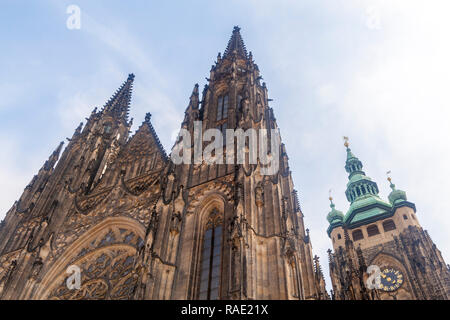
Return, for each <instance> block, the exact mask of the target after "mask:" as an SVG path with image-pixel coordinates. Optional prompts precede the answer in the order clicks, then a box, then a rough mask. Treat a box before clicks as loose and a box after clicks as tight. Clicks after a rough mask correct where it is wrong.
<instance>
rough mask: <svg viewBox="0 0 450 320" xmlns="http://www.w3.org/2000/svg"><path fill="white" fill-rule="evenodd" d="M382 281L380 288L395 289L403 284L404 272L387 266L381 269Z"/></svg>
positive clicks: (385, 289) (384, 289)
mask: <svg viewBox="0 0 450 320" xmlns="http://www.w3.org/2000/svg"><path fill="white" fill-rule="evenodd" d="M380 276H381V283H380V287H379V289H381V290H383V291H395V290H397V289H398V288H400V287H401V286H402V284H403V281H404V279H403V274H402V273H401V272H400V271H398V270H395V269H393V268H385V269H384V270H382V271H381V274H380Z"/></svg>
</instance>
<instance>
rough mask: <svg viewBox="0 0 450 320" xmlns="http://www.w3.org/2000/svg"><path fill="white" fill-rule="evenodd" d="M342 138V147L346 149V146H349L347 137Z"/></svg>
mask: <svg viewBox="0 0 450 320" xmlns="http://www.w3.org/2000/svg"><path fill="white" fill-rule="evenodd" d="M343 138H344V146H345V147H346V148H348V146H349V144H348V137H346V136H344V137H343Z"/></svg>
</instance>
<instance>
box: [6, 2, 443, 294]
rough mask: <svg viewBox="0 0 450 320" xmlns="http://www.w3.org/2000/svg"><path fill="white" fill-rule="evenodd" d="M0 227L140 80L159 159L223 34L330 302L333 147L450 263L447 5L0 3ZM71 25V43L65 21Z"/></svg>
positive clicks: (339, 191)
mask: <svg viewBox="0 0 450 320" xmlns="http://www.w3.org/2000/svg"><path fill="white" fill-rule="evenodd" d="M1 5H2V10H1V11H0V40H1V42H0V43H1V48H2V50H0V70H1V72H0V96H1V99H0V147H1V148H0V149H1V153H0V164H1V166H0V219H1V218H3V217H4V214H5V213H6V211H7V210H8V209H9V208H10V207H11V206H12V205H13V203H14V201H15V200H17V199H18V198H19V197H20V195H21V193H22V192H23V189H24V188H25V186H26V185H27V184H28V183H29V181H30V180H31V178H32V177H33V175H34V174H36V173H37V171H38V170H39V168H40V167H41V166H42V164H43V163H44V161H45V160H46V159H47V158H48V156H49V155H50V153H51V152H52V151H53V150H54V149H55V148H56V146H57V145H58V143H59V142H60V141H63V140H65V138H66V137H71V136H72V134H73V131H74V130H75V128H76V127H77V125H78V124H79V123H80V122H81V121H84V118H85V117H87V116H88V115H89V114H90V112H91V111H92V109H93V108H94V107H102V106H103V105H104V103H105V102H106V101H107V100H108V99H109V97H110V96H111V95H112V94H113V93H114V91H115V90H116V89H117V88H118V87H119V86H120V85H121V83H122V82H123V81H125V80H126V78H127V75H128V74H129V73H134V74H135V75H136V78H135V82H134V91H133V97H132V103H131V112H130V116H131V117H133V118H134V125H133V131H134V130H135V129H137V127H138V126H139V125H140V124H141V123H142V121H143V120H144V117H145V113H146V112H151V113H152V122H153V124H154V127H155V130H156V132H157V133H158V135H159V137H160V139H161V142H162V144H163V145H164V147H165V148H166V151H169V150H170V148H171V146H172V145H173V141H172V140H173V138H174V134H176V133H177V132H178V130H179V128H180V124H181V121H182V118H183V113H184V110H185V108H186V106H187V104H188V101H189V96H190V94H191V92H192V89H193V86H194V84H195V83H199V85H200V88H202V87H203V85H204V84H205V82H206V80H205V77H208V76H209V70H210V67H211V65H212V64H213V63H214V61H215V58H216V57H217V53H218V52H219V51H220V52H222V53H223V51H224V50H225V47H226V44H227V41H228V39H229V37H230V35H231V32H232V29H233V26H235V25H239V26H240V27H241V35H242V37H243V39H244V42H245V43H246V46H247V49H248V50H250V51H252V53H253V57H254V60H255V61H256V63H257V64H258V66H259V69H260V71H261V74H262V76H263V77H264V81H265V82H266V83H267V87H268V90H269V97H270V98H271V99H273V101H272V102H271V105H270V106H271V107H272V108H273V109H274V112H275V116H276V118H277V123H278V126H279V127H280V130H281V138H282V140H283V142H284V143H285V145H286V149H287V152H288V155H289V162H290V167H291V171H292V175H293V180H294V183H295V187H296V189H297V190H299V195H300V203H301V207H302V211H303V213H304V215H305V225H306V227H308V228H309V229H310V235H311V239H312V244H313V250H314V252H315V253H316V254H317V255H319V256H320V257H321V263H322V268H323V270H324V272H325V274H326V281H327V285H328V289H330V281H329V278H328V263H327V253H326V251H327V249H328V248H330V247H331V241H330V239H329V238H328V236H327V234H326V229H327V226H328V222H327V221H326V215H327V213H328V212H329V211H330V207H329V201H328V195H329V190H331V194H332V196H333V197H334V202H335V204H336V209H338V210H341V211H343V212H346V211H347V210H348V207H349V203H348V202H347V200H346V198H345V194H344V192H345V188H346V184H347V181H348V177H347V174H346V172H345V170H344V165H345V157H346V152H345V148H344V146H343V140H342V137H343V136H348V137H349V138H350V147H351V149H352V151H353V153H354V154H355V155H356V156H357V157H359V159H360V160H361V161H362V162H363V165H364V168H363V170H364V171H365V172H366V175H367V176H369V177H371V178H372V179H373V180H374V181H376V182H377V183H378V187H379V189H380V196H381V197H382V198H383V199H385V200H386V199H387V196H388V194H389V192H390V188H389V184H388V182H387V181H386V172H387V171H388V170H390V171H391V172H392V173H391V177H392V179H393V182H394V183H395V184H396V186H397V188H399V189H402V190H404V191H406V193H407V196H408V200H410V201H411V202H413V203H415V204H416V207H417V217H418V219H419V222H420V223H421V225H422V227H423V228H424V229H427V230H428V231H429V233H430V236H431V238H432V239H433V240H434V242H435V243H436V245H437V247H438V248H439V249H440V250H441V251H442V254H443V256H444V259H445V260H446V261H447V262H450V247H449V244H450V241H449V240H450V233H449V232H448V230H450V214H449V213H448V209H447V206H448V205H449V204H447V203H446V201H444V200H445V199H446V197H447V196H449V194H448V192H450V168H449V165H448V164H449V163H450V138H449V137H450V125H449V123H450V88H449V86H450V58H449V57H450V39H449V37H448V30H450V19H448V12H449V11H450V10H449V9H450V2H449V1H446V0H443V1H439V0H434V1H413V0H396V1H392V0H388V1H382V0H371V1H369V0H359V1H357V0H328V1H326V0H302V1H299V0H292V1H289V0H280V1H261V0H260V1H256V0H254V1H237V0H236V1H233V0H231V1H197V0H193V1H136V0H135V1H118V0H108V1H101V0H98V1H82V0H71V1H65V0H53V1H51V0H40V1H29V0H1ZM69 5H77V6H78V7H79V8H80V10H81V15H80V18H81V25H80V29H68V28H67V23H66V22H67V19H68V18H69V14H67V12H66V10H67V7H68V6H69Z"/></svg>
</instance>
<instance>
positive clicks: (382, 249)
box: [327, 138, 450, 300]
mask: <svg viewBox="0 0 450 320" xmlns="http://www.w3.org/2000/svg"><path fill="white" fill-rule="evenodd" d="M345 140H346V141H345V147H346V150H347V160H346V163H345V170H346V171H347V172H348V173H349V177H348V179H349V181H348V183H347V190H346V191H345V195H346V197H347V200H348V201H349V202H350V207H349V209H348V211H347V213H346V214H345V215H344V214H343V213H342V212H341V211H338V210H336V209H335V205H334V203H333V202H332V199H331V198H330V200H331V211H330V213H329V214H328V216H327V220H328V222H329V223H330V225H329V227H328V231H327V232H328V236H329V237H330V238H331V240H332V244H333V251H331V250H329V251H328V253H329V265H330V276H331V280H332V284H333V293H332V295H333V298H334V299H337V300H354V299H358V300H359V299H383V300H384V299H420V300H424V299H426V300H427V299H432V300H436V299H445V300H447V299H449V297H450V296H449V293H450V291H449V290H450V282H449V281H450V271H449V267H448V265H446V264H445V261H444V260H443V258H442V255H441V252H440V251H439V250H438V249H437V247H436V245H435V244H434V243H433V241H432V240H431V238H430V236H429V235H428V232H427V231H425V230H423V229H422V227H421V225H420V223H419V221H418V217H417V214H416V206H415V204H414V203H412V202H410V201H408V200H407V197H406V193H405V192H404V191H402V190H398V189H396V188H395V185H394V184H393V183H392V179H391V178H390V177H388V181H389V183H390V187H391V189H392V192H391V193H390V194H389V197H388V199H389V202H387V201H384V200H382V199H381V198H380V196H379V195H378V193H379V191H378V186H377V184H376V182H374V181H372V180H371V179H370V178H369V177H367V176H366V175H365V173H364V172H363V171H362V167H363V165H362V162H361V161H360V160H359V159H358V158H357V157H356V156H355V155H354V154H353V153H352V152H351V150H350V148H349V144H348V139H347V138H346V139H345ZM377 278H378V280H379V281H378V280H377Z"/></svg>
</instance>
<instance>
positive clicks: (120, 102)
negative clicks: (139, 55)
mask: <svg viewBox="0 0 450 320" xmlns="http://www.w3.org/2000/svg"><path fill="white" fill-rule="evenodd" d="M133 81H134V74H132V73H131V74H129V75H128V79H127V80H126V81H125V82H124V83H123V84H122V86H120V88H119V89H118V90H117V91H116V93H115V94H114V95H113V96H112V97H111V98H110V99H109V101H108V102H107V103H106V104H105V106H104V107H103V114H109V115H111V116H113V117H116V118H122V119H124V120H125V121H128V112H129V108H130V101H131V92H132V89H133Z"/></svg>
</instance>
